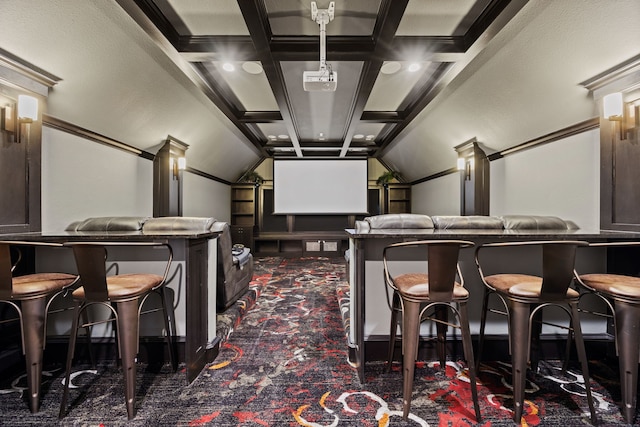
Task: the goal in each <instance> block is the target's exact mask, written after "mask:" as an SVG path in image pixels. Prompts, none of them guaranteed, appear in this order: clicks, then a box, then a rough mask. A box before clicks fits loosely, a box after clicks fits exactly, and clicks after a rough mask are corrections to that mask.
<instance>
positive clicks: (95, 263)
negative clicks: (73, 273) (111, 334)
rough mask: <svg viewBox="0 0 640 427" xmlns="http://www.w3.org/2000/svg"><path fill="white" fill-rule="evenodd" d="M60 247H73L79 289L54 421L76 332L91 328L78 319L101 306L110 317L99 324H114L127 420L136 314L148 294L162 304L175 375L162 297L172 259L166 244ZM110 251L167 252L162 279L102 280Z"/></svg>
mask: <svg viewBox="0 0 640 427" xmlns="http://www.w3.org/2000/svg"><path fill="white" fill-rule="evenodd" d="M65 246H70V247H71V248H73V253H74V256H75V259H76V265H77V267H78V272H79V274H80V281H81V284H82V286H81V287H79V288H78V289H76V290H75V291H73V293H72V296H73V300H74V303H75V308H74V317H73V325H72V330H71V336H70V338H69V351H68V353H67V366H66V377H65V383H64V394H63V397H62V402H61V404H60V414H59V417H60V418H62V417H64V415H65V412H66V408H67V399H68V395H69V382H70V376H71V365H72V361H73V356H74V350H75V344H76V339H77V333H78V328H80V327H85V328H86V327H89V326H92V325H95V324H96V323H97V322H94V323H92V324H82V325H81V324H80V316H81V315H82V314H83V313H84V312H85V310H86V309H87V308H88V307H91V306H94V305H102V306H104V307H107V308H108V309H109V312H110V313H111V317H110V318H109V319H106V320H105V321H104V322H110V321H115V322H116V339H117V342H118V354H119V356H120V359H121V362H122V370H123V374H124V382H125V403H126V407H127V416H128V418H129V419H132V418H133V417H134V416H135V390H136V365H135V363H136V356H137V354H138V349H139V324H140V314H142V313H141V310H142V306H143V304H144V302H145V301H146V300H147V298H148V297H149V296H150V295H151V293H153V292H158V293H159V294H160V298H161V300H162V313H163V317H164V326H165V331H166V333H165V340H166V342H167V345H168V347H169V359H170V362H171V366H172V368H173V370H174V371H175V370H177V358H176V355H175V350H174V332H173V331H172V329H171V322H170V317H169V314H168V310H167V301H166V295H165V284H166V280H167V276H168V274H169V269H170V267H171V261H172V259H173V251H172V249H171V246H170V245H168V244H166V243H155V242H127V243H124V242H73V243H66V244H65ZM113 246H128V247H132V246H133V247H151V246H164V247H165V248H166V249H167V253H168V256H167V260H166V266H165V270H164V275H163V276H160V275H157V274H147V273H137V274H116V275H113V276H107V268H106V261H107V247H113Z"/></svg>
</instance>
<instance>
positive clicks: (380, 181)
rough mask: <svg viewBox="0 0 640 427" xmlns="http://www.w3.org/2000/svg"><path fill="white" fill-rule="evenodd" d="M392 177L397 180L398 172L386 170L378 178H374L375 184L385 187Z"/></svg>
mask: <svg viewBox="0 0 640 427" xmlns="http://www.w3.org/2000/svg"><path fill="white" fill-rule="evenodd" d="M394 179H395V180H398V181H399V180H400V174H399V173H398V172H397V171H386V172H385V173H383V174H382V175H380V176H379V177H378V179H377V180H376V184H377V185H379V186H381V187H385V188H386V187H388V186H389V183H390V182H391V181H393V180H394Z"/></svg>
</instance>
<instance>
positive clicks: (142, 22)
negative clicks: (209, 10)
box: [116, 0, 267, 156]
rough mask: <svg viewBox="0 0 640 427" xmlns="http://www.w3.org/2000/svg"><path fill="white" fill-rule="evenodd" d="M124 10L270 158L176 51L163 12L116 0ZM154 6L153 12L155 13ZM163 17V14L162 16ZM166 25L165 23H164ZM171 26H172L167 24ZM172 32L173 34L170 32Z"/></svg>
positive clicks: (136, 0)
mask: <svg viewBox="0 0 640 427" xmlns="http://www.w3.org/2000/svg"><path fill="white" fill-rule="evenodd" d="M116 1H117V2H118V4H119V5H120V7H122V9H124V11H125V12H127V13H128V14H129V16H131V18H133V20H134V21H135V22H136V23H137V24H138V25H139V26H140V27H141V28H142V29H143V30H144V31H146V33H147V34H148V35H149V37H151V39H152V40H153V41H154V42H155V43H156V45H157V46H158V47H159V48H160V49H161V50H162V51H163V52H164V53H165V54H166V55H167V57H168V58H169V59H170V60H171V61H173V63H174V64H175V65H176V66H177V67H178V68H179V69H180V70H181V71H182V72H183V73H184V74H185V76H186V77H187V78H188V79H189V80H190V81H191V82H192V83H193V84H194V85H195V86H196V87H197V88H198V89H199V90H200V91H202V93H203V94H204V95H205V96H206V97H207V98H209V100H210V101H211V102H212V103H213V104H214V105H215V106H216V107H218V108H219V109H220V111H221V112H222V113H223V114H224V115H225V116H227V118H229V120H231V122H232V123H233V124H234V125H235V126H236V127H237V128H238V129H239V130H240V132H242V134H243V135H244V136H245V137H246V138H247V139H248V141H249V143H250V144H248V145H250V146H252V147H254V149H255V150H256V152H257V154H258V155H261V156H266V155H267V152H266V150H265V149H264V148H263V146H262V143H261V139H260V137H259V136H258V135H256V134H255V133H254V132H253V130H252V129H250V128H249V127H248V126H246V125H244V124H242V123H240V122H239V121H238V111H237V109H235V108H232V107H231V106H230V105H229V104H228V103H227V102H226V101H225V100H224V98H223V97H222V96H221V94H220V93H219V92H218V91H217V89H216V88H215V87H213V86H212V85H211V84H210V83H209V82H207V81H206V80H205V78H204V77H203V76H202V75H201V74H200V73H198V71H197V70H196V69H195V67H194V66H193V65H192V64H190V63H189V62H187V61H185V60H184V59H183V58H182V57H181V56H180V54H179V53H178V51H177V50H176V49H175V47H174V46H173V44H172V43H171V40H170V39H169V38H168V37H167V36H166V35H165V31H166V29H164V28H160V27H158V22H156V21H154V19H158V17H157V16H156V14H158V13H160V11H159V10H157V8H156V7H155V5H153V2H152V1H151V0H116ZM151 5H153V10H151ZM147 13H152V16H151V17H149V16H147ZM160 15H161V13H160ZM162 25H164V24H162ZM167 25H170V24H167ZM169 33H170V32H169Z"/></svg>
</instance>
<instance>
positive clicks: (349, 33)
mask: <svg viewBox="0 0 640 427" xmlns="http://www.w3.org/2000/svg"><path fill="white" fill-rule="evenodd" d="M118 3H120V5H121V6H123V8H124V9H125V10H126V11H127V12H128V13H129V14H130V15H131V16H132V17H133V18H134V19H135V20H136V22H137V23H138V24H139V25H140V26H141V27H143V28H144V29H145V31H147V33H149V34H150V35H151V36H152V37H153V38H154V40H155V42H156V43H157V44H158V46H160V47H161V48H162V49H163V50H165V52H167V53H168V54H169V56H170V57H172V58H176V61H180V62H181V63H184V62H186V63H188V64H189V65H190V67H191V69H190V70H185V73H186V74H187V75H188V76H189V77H190V78H191V80H192V81H193V82H194V83H196V84H197V85H198V87H200V88H201V90H202V91H203V92H204V93H205V94H206V95H207V97H208V98H209V99H210V100H211V101H212V102H213V103H214V104H215V105H216V106H217V107H218V108H219V109H220V110H221V111H222V112H223V113H224V114H225V115H226V116H227V117H228V118H229V119H230V121H231V122H232V123H233V124H234V125H235V126H236V127H237V128H238V129H239V130H240V131H241V132H242V133H243V134H244V135H245V136H246V138H247V141H248V143H250V144H252V145H253V146H254V147H255V149H257V150H258V151H259V152H260V154H261V156H262V157H271V156H274V155H276V156H297V157H305V156H330V157H346V156H354V155H358V156H362V155H368V156H373V157H378V156H381V155H382V153H384V150H385V149H386V148H387V147H389V145H390V144H391V143H392V142H393V140H394V138H396V137H398V136H399V135H400V134H401V132H402V131H403V129H405V128H406V127H407V126H408V125H409V123H410V122H411V121H412V120H414V119H415V118H416V116H417V115H418V113H420V111H422V110H423V109H424V108H425V107H426V106H427V105H429V103H430V102H431V101H432V100H433V99H434V97H435V96H436V95H437V94H438V93H440V92H441V91H442V90H443V89H444V88H445V87H446V85H447V84H448V83H449V82H450V81H451V80H452V79H453V77H455V75H456V74H457V73H459V72H460V71H462V69H463V68H464V66H465V65H466V64H468V63H469V61H470V60H471V59H472V58H473V56H475V55H477V54H478V52H479V51H481V50H482V49H483V47H484V46H485V45H486V44H487V43H488V42H489V41H490V40H491V38H492V37H493V36H494V35H495V34H496V33H497V32H498V31H500V29H502V27H504V26H505V25H506V24H507V23H508V21H509V19H511V18H512V17H513V16H514V15H515V14H516V13H517V11H518V10H519V9H520V8H521V7H522V5H523V4H524V3H526V2H524V1H512V0H456V1H442V0H337V1H335V17H334V19H333V20H332V21H330V22H329V23H328V24H327V25H326V52H327V56H326V60H327V65H328V67H330V69H331V70H333V71H334V72H336V73H337V76H338V78H337V89H336V91H335V92H307V91H305V90H304V89H303V73H304V71H317V70H318V69H319V65H320V26H319V24H318V23H316V22H315V21H314V20H312V18H311V9H312V5H311V3H312V2H311V1H310V0H237V1H236V0H209V1H205V0H118ZM329 3H330V2H329V1H326V0H317V1H316V4H317V7H318V9H320V10H323V9H327V8H328V6H329ZM514 3H516V6H514ZM508 6H510V7H509V8H508ZM505 10H508V16H505V14H506V13H507V12H505Z"/></svg>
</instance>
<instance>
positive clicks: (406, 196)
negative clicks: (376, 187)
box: [384, 184, 411, 213]
mask: <svg viewBox="0 0 640 427" xmlns="http://www.w3.org/2000/svg"><path fill="white" fill-rule="evenodd" d="M384 195H385V202H384V206H385V209H384V213H410V212H411V185H409V184H388V185H387V186H386V187H385V188H384Z"/></svg>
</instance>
